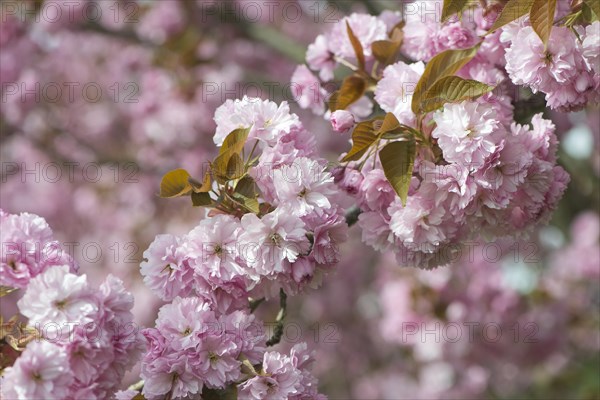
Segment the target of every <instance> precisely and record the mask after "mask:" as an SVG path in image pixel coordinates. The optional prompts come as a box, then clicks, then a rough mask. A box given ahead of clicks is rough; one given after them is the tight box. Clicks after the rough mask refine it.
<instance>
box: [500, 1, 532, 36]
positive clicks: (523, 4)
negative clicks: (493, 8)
mask: <svg viewBox="0 0 600 400" xmlns="http://www.w3.org/2000/svg"><path fill="white" fill-rule="evenodd" d="M533 1H534V0H508V3H506V5H505V6H504V8H503V9H502V11H501V12H500V15H499V16H498V19H496V21H495V22H494V25H493V26H492V29H490V32H494V31H495V30H496V29H499V28H502V27H503V26H504V25H506V24H510V23H511V22H513V21H514V20H516V19H518V18H521V17H522V16H523V15H525V14H527V13H528V12H529V11H530V10H531V5H532V4H533Z"/></svg>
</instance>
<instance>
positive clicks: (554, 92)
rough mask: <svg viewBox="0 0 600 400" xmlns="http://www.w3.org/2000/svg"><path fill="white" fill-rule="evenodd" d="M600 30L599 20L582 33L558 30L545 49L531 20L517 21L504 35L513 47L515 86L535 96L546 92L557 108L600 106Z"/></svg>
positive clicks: (509, 55) (509, 62)
mask: <svg viewBox="0 0 600 400" xmlns="http://www.w3.org/2000/svg"><path fill="white" fill-rule="evenodd" d="M579 28H581V27H579ZM599 30H600V23H599V22H597V21H596V22H594V23H593V24H591V25H589V26H588V27H587V28H585V29H583V28H581V29H578V34H576V33H575V32H573V31H572V30H571V29H568V28H566V27H555V28H553V29H552V31H551V33H550V38H549V40H548V43H547V46H545V45H544V43H543V42H542V40H541V39H540V38H539V36H538V35H537V34H536V32H535V31H534V29H533V28H532V27H531V26H529V24H528V21H527V20H525V21H519V22H513V23H512V24H511V26H510V27H509V28H507V29H506V30H505V31H504V32H503V34H502V36H501V40H502V41H503V42H505V43H506V44H508V45H509V47H508V48H507V49H506V71H507V72H508V74H509V76H510V79H511V80H512V81H513V83H515V84H517V85H525V86H528V87H530V88H531V90H532V91H533V92H534V93H535V92H538V91H540V92H543V93H545V95H546V101H547V103H548V105H549V106H550V107H551V108H553V109H559V110H562V111H570V110H576V109H581V108H583V107H584V106H585V105H586V104H587V103H589V102H595V103H597V102H598V101H599V97H598V91H599V87H600V86H599V85H600V74H599V71H598V69H597V67H596V66H597V59H598V53H599V52H600V51H599V50H598V48H599V47H600V36H599V35H598V31H599ZM578 36H579V37H578Z"/></svg>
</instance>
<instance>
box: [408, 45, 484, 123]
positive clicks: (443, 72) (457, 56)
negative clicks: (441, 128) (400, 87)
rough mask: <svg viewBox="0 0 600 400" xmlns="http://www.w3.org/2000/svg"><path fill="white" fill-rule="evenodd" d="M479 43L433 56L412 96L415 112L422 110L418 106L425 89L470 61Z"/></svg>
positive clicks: (418, 112) (412, 105)
mask: <svg viewBox="0 0 600 400" xmlns="http://www.w3.org/2000/svg"><path fill="white" fill-rule="evenodd" d="M478 50H479V45H476V46H475V47H471V48H469V49H463V50H446V51H444V52H442V53H440V54H438V55H436V56H435V57H433V58H432V59H431V60H430V61H429V62H428V63H427V66H426V67H425V71H423V75H422V76H421V79H419V82H417V86H416V87H415V91H414V94H413V98H412V103H411V108H412V111H413V112H414V113H415V114H420V113H421V112H423V110H422V109H421V108H420V105H421V96H423V95H424V94H425V93H426V92H427V90H428V89H429V88H430V87H431V86H433V84H435V82H436V81H437V80H438V79H441V78H443V77H445V76H449V75H453V74H454V73H456V72H457V71H458V70H459V69H461V68H462V67H463V66H464V65H465V64H466V63H468V62H469V61H471V59H472V58H473V57H475V54H477V51H478Z"/></svg>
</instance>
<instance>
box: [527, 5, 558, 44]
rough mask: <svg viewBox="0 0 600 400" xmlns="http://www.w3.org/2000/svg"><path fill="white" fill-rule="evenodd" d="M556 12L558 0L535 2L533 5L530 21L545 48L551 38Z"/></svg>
mask: <svg viewBox="0 0 600 400" xmlns="http://www.w3.org/2000/svg"><path fill="white" fill-rule="evenodd" d="M555 11H556V0H534V2H533V4H532V5H531V11H530V12H529V21H530V22H531V27H532V28H533V30H534V31H535V33H537V34H538V36H539V37H540V39H542V42H543V43H544V46H546V44H547V43H548V39H549V38H550V32H551V31H552V25H553V24H554V13H555Z"/></svg>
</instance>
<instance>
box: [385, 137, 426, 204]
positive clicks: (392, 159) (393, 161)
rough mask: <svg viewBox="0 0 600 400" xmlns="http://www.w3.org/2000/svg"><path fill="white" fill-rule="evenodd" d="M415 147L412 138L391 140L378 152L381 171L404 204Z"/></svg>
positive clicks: (410, 176) (413, 161)
mask: <svg viewBox="0 0 600 400" xmlns="http://www.w3.org/2000/svg"><path fill="white" fill-rule="evenodd" d="M416 148H417V146H416V145H415V142H414V141H413V140H410V141H402V142H391V143H388V144H387V145H386V146H385V147H384V148H383V149H381V151H380V152H379V159H380V160H381V166H382V167H383V173H384V174H385V177H386V178H387V180H388V181H389V182H390V185H392V187H393V188H394V190H395V191H396V193H397V194H398V196H400V200H401V201H402V205H404V206H405V205H406V198H407V197H408V188H409V187H410V180H411V178H412V172H413V165H414V163H415V154H416Z"/></svg>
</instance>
